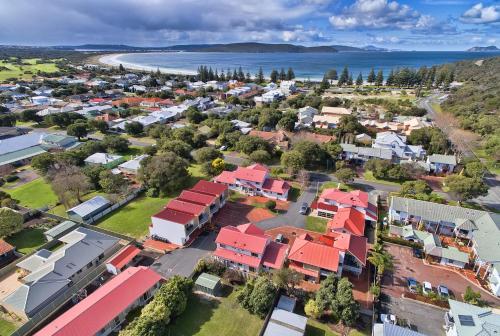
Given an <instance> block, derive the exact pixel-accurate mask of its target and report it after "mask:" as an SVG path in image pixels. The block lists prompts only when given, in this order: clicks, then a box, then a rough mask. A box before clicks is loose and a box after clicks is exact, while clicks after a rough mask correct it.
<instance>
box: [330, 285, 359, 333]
mask: <svg viewBox="0 0 500 336" xmlns="http://www.w3.org/2000/svg"><path fill="white" fill-rule="evenodd" d="M352 288H353V287H352V283H351V282H350V281H349V280H348V279H347V278H341V279H340V280H339V282H338V284H337V293H336V295H335V298H336V301H337V304H338V306H339V308H340V309H341V313H340V320H341V321H342V323H343V324H344V325H348V326H352V325H354V323H356V320H357V319H358V317H359V305H358V303H357V302H356V301H355V300H354V295H353V292H352Z"/></svg>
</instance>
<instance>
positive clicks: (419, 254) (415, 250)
mask: <svg viewBox="0 0 500 336" xmlns="http://www.w3.org/2000/svg"><path fill="white" fill-rule="evenodd" d="M413 256H414V257H415V258H418V259H422V257H423V254H422V250H421V249H419V248H418V247H414V248H413Z"/></svg>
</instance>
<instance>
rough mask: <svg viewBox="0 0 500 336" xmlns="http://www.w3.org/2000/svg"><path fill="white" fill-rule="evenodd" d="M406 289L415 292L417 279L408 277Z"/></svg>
mask: <svg viewBox="0 0 500 336" xmlns="http://www.w3.org/2000/svg"><path fill="white" fill-rule="evenodd" d="M407 281H408V290H409V291H410V292H412V293H416V292H417V285H418V282H417V280H415V279H413V278H408V280H407Z"/></svg>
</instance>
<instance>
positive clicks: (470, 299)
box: [464, 286, 481, 305]
mask: <svg viewBox="0 0 500 336" xmlns="http://www.w3.org/2000/svg"><path fill="white" fill-rule="evenodd" d="M480 298H481V292H474V290H473V289H472V287H471V286H467V288H466V289H465V293H464V301H465V302H467V303H469V304H473V305H477V304H479V299H480Z"/></svg>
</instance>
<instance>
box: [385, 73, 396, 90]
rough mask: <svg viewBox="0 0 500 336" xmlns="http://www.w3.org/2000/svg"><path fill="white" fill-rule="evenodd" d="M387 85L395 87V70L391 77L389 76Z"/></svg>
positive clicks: (390, 74)
mask: <svg viewBox="0 0 500 336" xmlns="http://www.w3.org/2000/svg"><path fill="white" fill-rule="evenodd" d="M385 85H387V86H393V85H394V70H391V72H389V76H387V80H386V81H385Z"/></svg>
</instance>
